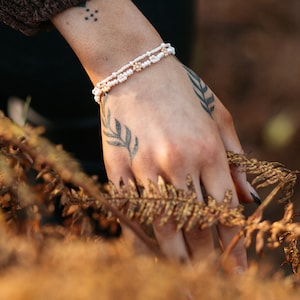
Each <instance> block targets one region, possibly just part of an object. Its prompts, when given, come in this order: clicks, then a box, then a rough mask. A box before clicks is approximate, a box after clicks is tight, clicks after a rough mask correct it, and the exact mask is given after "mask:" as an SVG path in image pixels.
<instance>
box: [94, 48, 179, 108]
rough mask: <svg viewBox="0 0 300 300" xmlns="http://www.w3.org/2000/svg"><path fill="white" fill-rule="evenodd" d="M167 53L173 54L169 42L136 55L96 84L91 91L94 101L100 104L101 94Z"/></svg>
mask: <svg viewBox="0 0 300 300" xmlns="http://www.w3.org/2000/svg"><path fill="white" fill-rule="evenodd" d="M169 55H175V49H174V47H172V46H171V45H170V44H169V43H167V44H166V43H162V44H161V45H160V46H158V47H156V48H155V49H153V50H151V51H147V52H146V53H145V54H143V55H140V56H138V57H137V58H135V59H134V60H133V61H130V62H129V63H128V64H126V65H125V66H123V67H122V68H121V69H119V70H118V71H116V72H113V73H112V74H111V75H110V76H108V77H106V78H105V79H104V80H102V81H100V82H98V83H97V84H96V86H95V87H94V89H93V91H92V93H93V95H94V99H95V101H96V102H97V103H98V104H100V103H101V99H102V96H103V95H104V94H107V93H108V92H109V91H110V90H111V89H112V88H113V87H114V86H116V85H118V84H120V83H123V82H125V81H126V80H127V79H128V77H130V76H132V75H133V74H134V73H138V72H141V71H142V70H143V69H146V68H147V67H149V66H151V65H152V64H155V63H157V62H159V61H160V60H161V59H162V58H164V57H167V56H169Z"/></svg>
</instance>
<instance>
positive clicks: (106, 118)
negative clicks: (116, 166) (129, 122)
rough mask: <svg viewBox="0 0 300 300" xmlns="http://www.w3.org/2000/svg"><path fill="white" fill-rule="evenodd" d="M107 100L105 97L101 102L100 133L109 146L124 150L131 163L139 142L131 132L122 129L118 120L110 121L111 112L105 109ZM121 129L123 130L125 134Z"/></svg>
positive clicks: (127, 129) (125, 127) (126, 128)
mask: <svg viewBox="0 0 300 300" xmlns="http://www.w3.org/2000/svg"><path fill="white" fill-rule="evenodd" d="M107 98H108V96H107V95H105V97H104V99H103V101H102V108H101V111H102V115H101V124H102V126H103V127H102V133H103V134H104V135H105V136H106V137H107V140H106V142H107V143H108V144H109V145H112V146H115V147H124V148H126V149H127V151H128V154H129V158H130V161H131V162H132V160H133V158H134V156H135V154H136V153H137V150H138V147H139V140H138V138H137V137H136V136H135V137H134V138H132V133H131V130H130V129H129V128H128V127H127V126H126V125H124V127H123V126H122V124H121V123H120V121H119V120H118V119H116V118H115V119H114V121H112V118H111V111H110V109H109V108H107V109H106V103H107ZM113 123H114V126H113ZM122 127H123V128H124V129H125V133H124V129H123V128H122Z"/></svg>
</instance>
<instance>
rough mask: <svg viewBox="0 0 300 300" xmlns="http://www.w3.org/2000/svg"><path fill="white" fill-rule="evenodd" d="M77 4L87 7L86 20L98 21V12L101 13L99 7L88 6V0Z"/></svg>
mask: <svg viewBox="0 0 300 300" xmlns="http://www.w3.org/2000/svg"><path fill="white" fill-rule="evenodd" d="M77 6H78V7H83V8H84V9H85V12H86V15H85V17H84V19H85V20H86V21H94V22H97V21H98V13H99V10H98V9H94V10H91V9H90V8H88V7H87V4H86V1H84V2H82V3H80V4H78V5H77Z"/></svg>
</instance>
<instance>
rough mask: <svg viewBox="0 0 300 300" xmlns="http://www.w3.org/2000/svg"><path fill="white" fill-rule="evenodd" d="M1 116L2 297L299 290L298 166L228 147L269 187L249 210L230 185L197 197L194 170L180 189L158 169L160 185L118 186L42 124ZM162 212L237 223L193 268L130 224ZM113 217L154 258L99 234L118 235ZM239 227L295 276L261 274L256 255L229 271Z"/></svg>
mask: <svg viewBox="0 0 300 300" xmlns="http://www.w3.org/2000/svg"><path fill="white" fill-rule="evenodd" d="M0 124H1V125H0V204H1V210H2V212H1V229H0V230H1V238H0V268H1V274H0V276H1V281H2V282H3V286H5V288H2V289H1V291H0V296H1V297H0V298H3V299H29V298H30V299H39V298H42V297H43V295H45V293H50V295H49V298H55V299H74V298H78V299H86V298H97V297H98V296H97V295H101V299H129V298H130V299H132V297H133V296H134V298H135V299H186V298H187V297H189V295H190V293H192V294H193V295H194V296H195V298H196V299H197V298H198V297H197V296H200V295H201V296H203V295H204V294H203V293H204V292H205V295H206V298H208V299H210V298H211V299H218V298H221V297H222V299H227V298H228V299H233V298H234V299H238V298H239V297H240V298H243V299H248V298H250V296H251V297H253V296H254V298H257V299H260V298H262V299H263V298H264V299H266V298H268V299H271V298H272V297H274V298H275V297H276V298H278V297H279V295H282V297H289V298H291V299H293V297H295V296H294V295H296V294H295V293H296V290H297V289H298V287H297V282H298V278H299V272H300V271H299V251H298V248H297V241H298V239H299V236H300V224H298V223H297V222H295V220H294V219H295V217H296V213H295V212H294V209H293V203H292V195H293V188H294V185H295V182H296V172H294V171H290V170H288V169H286V168H285V167H284V166H283V165H281V164H279V163H272V162H266V161H258V160H257V159H249V158H247V157H246V156H244V155H237V154H234V153H228V162H229V164H234V165H236V166H238V167H239V168H240V169H241V171H244V172H246V173H247V174H248V175H249V176H252V177H253V178H252V184H253V185H254V186H255V187H256V188H257V189H259V188H266V187H270V186H271V187H273V190H271V191H270V192H269V193H268V194H267V196H266V198H265V199H264V201H263V203H262V205H261V206H259V207H258V208H257V209H256V210H255V211H254V212H253V213H252V214H251V215H250V216H249V217H245V215H244V213H243V208H242V206H241V207H238V208H231V207H230V202H231V193H230V191H227V192H226V194H225V195H224V200H223V201H222V203H220V204H218V203H217V202H216V201H215V199H213V198H212V197H210V196H207V202H206V204H201V203H199V202H198V201H197V199H196V196H195V192H194V189H193V183H192V182H191V180H190V178H187V189H186V190H177V189H176V188H175V187H174V186H172V185H170V184H168V183H166V182H164V180H163V179H162V178H159V180H158V183H157V184H156V183H152V182H149V183H148V186H147V188H145V187H143V186H142V185H138V187H136V185H134V184H133V183H129V184H128V185H124V183H122V182H121V183H120V186H119V187H116V186H114V185H112V184H107V185H105V186H101V185H100V184H98V183H97V180H96V179H95V178H92V177H89V176H87V175H86V174H84V173H83V172H82V171H81V170H80V167H79V165H78V164H77V162H76V161H74V160H73V159H72V158H71V157H70V156H69V155H68V154H67V153H66V152H65V151H64V150H63V149H62V147H59V146H54V145H52V144H51V143H50V142H49V141H47V140H46V139H45V138H43V137H42V136H41V135H40V134H41V132H42V130H41V129H32V128H29V127H19V126H17V125H16V124H14V123H12V122H11V121H10V120H9V119H8V118H6V117H5V116H4V115H3V114H1V115H0ZM278 202H280V203H283V216H282V218H281V219H279V220H276V221H270V220H266V219H264V218H263V212H264V210H265V209H266V208H267V206H270V205H276V203H278ZM158 215H160V216H162V218H161V220H162V223H164V222H166V221H167V220H168V219H169V218H170V217H171V216H172V217H173V218H175V220H176V221H177V224H178V229H180V228H185V229H186V230H189V229H190V228H192V227H193V226H200V227H201V228H205V227H211V226H213V225H215V224H216V223H217V222H219V223H222V224H224V225H226V226H236V225H238V226H240V227H241V231H240V234H239V235H237V236H236V237H235V239H234V240H233V241H232V245H231V246H230V247H229V248H228V249H227V250H226V251H225V253H224V254H223V256H222V259H220V258H216V257H210V258H208V260H207V261H206V262H203V263H202V264H200V265H199V266H197V267H196V268H195V269H194V270H193V271H191V270H189V268H187V267H186V266H179V265H175V264H174V263H171V262H167V261H165V260H163V259H160V257H161V253H160V250H159V247H158V245H157V244H156V242H155V239H154V238H153V237H152V236H151V237H149V236H148V235H146V234H145V233H144V232H141V231H140V230H139V229H138V228H137V227H136V226H135V225H134V224H135V222H139V223H143V224H150V223H151V222H152V220H153V219H154V218H156V217H157V216H158ZM119 219H121V220H122V222H125V223H126V224H127V225H128V226H131V228H132V229H133V231H134V232H135V233H136V234H137V235H138V236H139V237H140V238H141V239H142V240H143V241H144V242H145V243H146V245H147V246H148V247H149V248H150V250H152V251H154V254H155V256H156V257H157V258H156V259H154V258H153V256H151V255H147V256H145V255H137V254H136V253H135V251H134V249H132V248H131V247H129V246H128V245H127V246H126V247H125V245H123V241H122V240H121V239H115V240H107V239H105V238H103V237H101V235H99V232H100V231H101V230H103V229H110V230H111V232H110V233H111V234H114V233H115V232H116V230H117V228H118V220H119ZM132 221H135V222H132ZM243 235H244V236H245V244H246V246H247V247H249V246H250V244H254V245H255V247H256V251H257V252H258V253H261V252H263V251H264V249H266V248H277V247H279V246H281V245H283V250H284V252H285V257H286V261H285V263H288V264H290V266H291V270H292V271H293V273H294V275H292V276H289V277H284V276H280V275H279V273H278V272H276V273H275V275H274V274H272V273H271V274H267V273H266V272H261V270H262V269H263V267H262V266H260V265H259V264H257V263H256V264H253V265H252V267H250V269H249V271H248V272H246V274H244V275H242V276H240V277H238V278H237V277H236V276H235V275H230V274H228V272H227V271H228V270H229V269H230V262H229V260H227V257H228V255H229V254H230V250H231V247H233V246H234V244H235V243H236V242H237V240H238V239H239V238H240V237H241V236H243ZM157 259H158V260H157ZM258 270H260V271H258ZM266 275H268V276H266ZM276 283H278V284H276ZM275 284H276V289H274V286H275ZM254 285H255V289H253V286H254ZM268 286H269V287H270V288H268ZM203 287H205V291H204V289H203ZM57 291H59V296H57V295H56V296H55V294H56V292H57ZM298 292H299V291H298ZM251 299H252V298H251Z"/></svg>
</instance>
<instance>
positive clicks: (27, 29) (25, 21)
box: [0, 0, 84, 35]
mask: <svg viewBox="0 0 300 300" xmlns="http://www.w3.org/2000/svg"><path fill="white" fill-rule="evenodd" d="M82 2H84V1H83V0H0V21H2V22H4V23H5V24H7V25H8V26H10V27H12V28H14V29H16V30H19V31H21V32H23V33H24V34H26V35H34V34H35V33H37V32H38V31H40V30H47V29H49V28H51V27H52V23H51V22H50V19H51V17H53V16H55V15H57V14H58V13H60V12H62V11H63V10H65V9H67V8H70V7H72V6H76V5H78V4H80V3H82Z"/></svg>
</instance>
